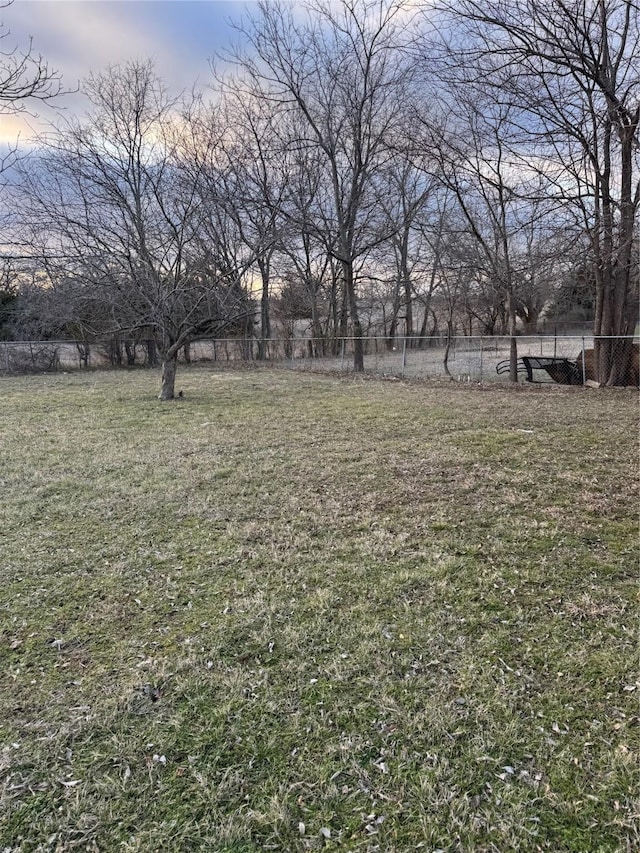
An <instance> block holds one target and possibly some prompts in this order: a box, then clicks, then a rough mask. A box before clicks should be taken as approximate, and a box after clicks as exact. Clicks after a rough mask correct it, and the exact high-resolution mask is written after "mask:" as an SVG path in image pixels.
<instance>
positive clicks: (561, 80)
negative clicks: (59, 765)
mask: <svg viewBox="0 0 640 853" xmlns="http://www.w3.org/2000/svg"><path fill="white" fill-rule="evenodd" d="M638 23H639V11H638V5H637V3H636V2H635V0H509V1H508V2H504V0H482V2H475V0H455V2H453V0H452V2H448V0H441V2H439V3H437V4H435V5H434V4H431V3H428V4H427V3H425V4H424V5H423V6H420V4H416V3H409V2H405V0H393V1H392V2H389V0H339V2H329V1H328V0H311V2H308V3H304V4H295V5H292V4H288V3H284V2H268V3H261V4H259V6H258V7H257V11H256V13H255V15H253V16H247V17H245V18H244V19H243V20H242V21H241V22H240V23H238V24H237V29H238V33H239V35H240V36H241V44H242V46H241V47H240V48H238V49H237V50H235V52H234V53H233V54H232V55H229V56H227V57H226V62H225V63H224V66H223V67H224V71H223V72H221V73H219V74H216V75H215V83H214V84H213V85H212V86H211V87H210V89H209V90H207V91H206V92H201V93H191V94H190V95H189V96H188V97H184V96H181V97H180V98H177V97H175V96H172V95H171V94H170V93H169V90H168V89H167V88H166V85H165V83H164V82H163V81H162V80H161V79H160V78H159V76H158V74H157V73H156V71H155V69H154V66H153V64H152V63H151V62H150V61H146V62H145V61H131V62H128V63H125V64H122V65H118V66H114V67H110V68H108V69H107V70H105V71H103V72H100V73H97V74H93V75H90V76H89V78H88V79H87V80H85V81H84V83H83V86H82V90H83V92H84V94H85V96H86V98H87V103H88V108H87V110H86V112H85V114H83V115H82V116H71V117H69V118H63V119H61V120H60V121H59V122H58V123H57V124H56V126H55V127H52V128H51V130H50V131H49V132H47V133H46V134H43V135H42V136H41V137H40V138H39V140H38V141H37V145H36V146H35V147H34V149H33V150H32V151H31V152H30V154H29V155H28V156H25V157H17V156H14V157H13V160H12V162H11V164H10V165H9V164H8V163H7V162H5V163H4V167H5V168H4V175H5V177H6V178H8V177H9V175H10V180H5V186H4V190H3V191H4V195H5V199H6V201H7V203H6V210H7V211H8V212H7V213H5V217H4V220H3V229H4V232H5V234H4V238H3V244H4V247H5V251H4V252H3V254H4V266H3V272H2V275H3V279H2V283H1V284H0V333H1V334H4V335H5V337H6V336H13V337H18V338H19V337H21V336H22V337H31V338H33V337H36V336H47V335H48V336H55V335H60V336H71V337H74V338H77V339H79V340H87V341H90V340H92V339H96V338H101V337H105V336H108V335H110V334H114V335H120V336H123V337H126V338H127V339H128V340H134V341H135V340H140V341H145V342H147V345H148V346H150V347H153V350H154V353H155V352H157V354H158V357H159V359H160V360H161V362H162V368H163V369H162V387H161V392H160V396H161V398H162V399H170V398H172V397H173V395H174V383H175V373H176V365H177V356H178V352H179V351H180V350H181V349H183V348H184V347H185V346H186V347H188V346H189V344H190V343H191V342H193V341H195V340H197V339H199V338H200V339H201V338H215V337H225V336H226V337H229V336H235V335H237V336H241V337H245V338H247V339H254V340H256V341H257V352H258V358H264V357H266V351H267V344H268V341H269V340H270V338H271V337H272V334H273V323H274V316H277V318H278V320H279V322H280V323H284V324H289V325H290V326H292V325H293V324H294V323H295V322H296V321H301V320H304V321H305V322H306V323H307V324H308V328H309V331H310V337H311V339H312V345H313V346H314V347H316V348H320V349H323V350H324V351H330V350H331V347H332V346H335V345H336V342H337V341H338V340H339V338H341V337H344V336H346V335H350V336H353V337H354V339H355V345H354V355H353V358H354V362H353V367H354V370H355V371H362V370H364V346H363V339H364V336H365V335H366V333H367V328H368V320H367V318H369V320H370V318H371V315H372V314H375V315H376V322H377V323H378V324H380V323H382V326H383V328H384V333H385V335H386V336H387V338H388V340H389V345H390V346H391V345H393V340H394V338H395V337H396V335H398V334H402V335H403V336H406V337H407V338H408V339H410V340H411V339H414V338H415V339H418V338H419V337H421V336H424V335H425V334H429V333H430V332H433V331H434V328H437V329H438V331H444V332H445V333H446V334H448V335H452V334H454V333H456V332H459V331H468V332H469V333H471V332H473V331H476V332H479V333H484V334H492V333H501V334H507V335H509V337H510V340H511V376H512V379H513V380H514V381H517V337H516V334H517V330H518V329H519V328H524V329H525V330H527V331H530V330H535V329H536V327H537V322H538V318H539V316H540V313H541V311H542V310H543V308H544V307H545V306H547V307H548V306H550V305H555V310H556V312H557V315H560V316H562V314H563V312H564V313H566V312H567V311H568V310H569V309H570V308H571V306H572V305H573V306H574V307H575V306H578V307H579V308H581V309H582V310H583V311H584V312H585V315H590V318H591V319H592V320H593V331H594V334H595V335H596V336H597V337H596V362H597V375H598V378H599V380H600V381H601V382H603V383H604V384H618V383H619V382H621V380H622V377H623V376H624V374H625V371H626V370H627V367H628V364H627V361H628V360H629V359H630V358H631V342H630V341H629V342H624V341H620V340H613V339H611V340H610V338H613V337H619V336H632V335H633V334H634V332H635V328H636V325H637V322H638V283H639V277H640V269H639V261H640V240H639V235H638V224H637V211H638V205H639V204H640V180H639V174H640V170H639V166H640V138H639V132H638V122H639V119H640V75H639V74H638V69H639V68H640V44H639V26H638ZM14 66H15V63H14ZM14 66H12V65H11V63H10V62H7V58H6V56H5V60H4V65H2V68H1V69H0V108H2V109H5V110H10V109H19V108H20V107H21V106H23V105H24V103H26V100H27V99H28V97H33V96H38V94H40V95H41V96H42V97H49V96H51V95H53V94H57V95H58V96H60V91H59V90H60V83H59V78H58V77H56V76H55V72H51V71H50V70H49V69H48V67H47V66H43V64H42V62H40V64H38V63H37V62H36V63H35V65H34V67H33V68H31V69H29V68H28V67H23V68H22V69H21V70H20V75H18V78H17V80H16V68H15V67H14ZM29 71H31V76H29ZM25 75H26V76H25ZM20 84H22V86H23V87H24V88H23V91H22V92H21V91H20ZM29 86H30V87H31V88H29ZM47 87H48V88H47ZM15 153H16V152H14V154H15ZM18 153H19V152H18Z"/></svg>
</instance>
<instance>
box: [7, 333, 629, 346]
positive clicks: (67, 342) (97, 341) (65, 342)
mask: <svg viewBox="0 0 640 853" xmlns="http://www.w3.org/2000/svg"><path fill="white" fill-rule="evenodd" d="M511 337H512V336H511V335H453V336H452V337H450V338H448V337H447V335H394V336H393V337H390V336H389V335H339V336H338V337H330V338H318V337H312V336H305V335H302V336H295V337H294V336H292V337H279V338H278V337H271V338H265V339H264V340H263V339H261V338H256V337H251V338H196V339H194V340H192V341H190V342H189V343H191V344H197V343H234V344H243V345H246V344H250V343H256V344H258V343H265V344H280V343H293V342H298V343H308V342H310V341H311V342H314V341H318V342H321V343H325V344H326V343H332V342H336V341H384V342H385V343H392V342H394V341H403V340H406V341H446V340H450V341H483V342H490V341H509V340H511ZM515 338H516V340H517V341H528V340H535V341H545V340H549V341H554V340H565V341H567V340H575V341H584V340H590V341H591V340H593V341H631V342H636V343H638V342H640V336H638V335H594V334H589V333H585V334H584V335H563V334H554V335H541V334H536V333H534V334H531V335H516V336H515ZM110 340H111V339H110V338H108V337H105V338H93V339H91V340H82V339H76V338H67V339H61V340H29V341H4V340H0V345H4V346H76V345H80V346H87V345H97V346H100V345H103V344H107V343H109V342H110ZM120 340H121V342H123V343H124V342H125V341H128V340H133V341H134V342H135V343H137V344H144V343H146V341H147V339H138V338H128V337H127V336H126V335H123V336H122V338H121V339H120Z"/></svg>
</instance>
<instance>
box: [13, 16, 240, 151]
mask: <svg viewBox="0 0 640 853" xmlns="http://www.w3.org/2000/svg"><path fill="white" fill-rule="evenodd" d="M244 5H245V4H244V3H231V2H190V0H182V2H136V1H135V0H121V2H116V0H110V2H105V0H44V2H43V0H32V2H27V0H15V2H14V3H13V4H12V5H11V6H9V7H8V8H6V9H4V10H3V22H2V23H3V31H4V32H6V31H7V30H9V31H10V34H9V35H8V36H7V38H6V39H5V40H4V42H3V48H4V49H7V48H9V49H10V48H12V47H14V46H16V45H17V46H19V49H21V50H23V51H24V50H26V49H28V47H29V39H30V37H31V36H33V52H34V54H36V55H38V54H42V56H43V57H44V58H45V60H46V61H47V63H48V64H49V65H50V67H51V68H55V69H57V70H58V71H60V73H61V74H62V75H63V80H64V84H65V85H66V86H67V87H68V88H69V89H74V88H76V87H77V86H78V84H79V83H80V82H81V81H82V80H83V79H84V78H86V77H87V76H88V74H89V73H91V72H94V73H95V72H99V71H101V70H103V69H104V68H106V67H107V66H108V65H116V64H118V63H121V62H124V61H126V60H130V59H146V58H151V59H153V60H154V62H155V65H156V70H157V71H158V73H159V75H160V76H161V77H162V78H163V79H164V80H165V82H166V84H167V85H168V87H169V88H170V90H171V91H173V92H174V93H176V94H177V93H178V92H179V91H181V90H183V89H189V88H190V87H191V86H192V85H193V84H194V83H195V81H196V79H199V83H200V84H201V85H203V84H205V83H207V82H209V78H210V70H209V62H208V60H209V58H210V57H211V56H212V54H213V53H214V52H215V50H216V49H219V48H220V47H221V46H222V45H223V44H224V43H227V42H228V41H229V40H230V39H231V38H232V37H233V31H232V30H231V29H230V28H229V26H228V25H227V23H226V18H228V17H236V16H239V14H241V12H242V9H243V7H244ZM58 103H59V105H60V106H61V107H64V108H66V111H67V113H74V112H76V111H81V110H82V108H83V99H82V97H81V96H80V95H68V96H67V97H65V98H62V99H59V101H58ZM30 109H31V110H32V111H35V112H37V113H38V117H37V118H33V117H31V118H30V117H28V116H25V115H17V116H11V117H6V116H5V117H2V119H1V123H0V142H2V141H15V139H16V136H17V134H18V133H20V136H21V138H22V140H23V141H26V140H28V139H29V137H31V136H32V135H33V132H34V130H36V131H37V130H41V129H42V128H43V126H44V125H45V124H46V121H47V120H50V119H51V118H53V117H54V116H55V112H54V111H53V110H51V109H50V108H48V107H47V106H45V105H42V104H32V105H30Z"/></svg>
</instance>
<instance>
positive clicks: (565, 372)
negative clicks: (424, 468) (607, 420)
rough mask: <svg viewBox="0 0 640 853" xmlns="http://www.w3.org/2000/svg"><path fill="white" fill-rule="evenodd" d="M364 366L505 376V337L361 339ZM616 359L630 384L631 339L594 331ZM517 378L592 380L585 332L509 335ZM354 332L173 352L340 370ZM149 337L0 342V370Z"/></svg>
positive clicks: (391, 373) (349, 366)
mask: <svg viewBox="0 0 640 853" xmlns="http://www.w3.org/2000/svg"><path fill="white" fill-rule="evenodd" d="M361 340H362V345H363V350H364V366H365V372H366V373H369V374H373V375H379V376H387V377H397V378H421V379H442V378H448V379H452V380H455V381H459V382H476V383H478V382H482V383H500V382H501V383H504V382H509V379H510V374H509V361H508V360H509V352H510V338H508V337H455V338H450V339H447V338H445V337H429V338H418V337H413V338H401V337H399V338H395V339H393V340H392V341H390V340H389V339H387V338H381V337H367V338H363V339H361ZM598 340H599V341H601V342H602V345H603V346H604V345H606V346H608V347H609V348H610V351H611V355H612V358H613V359H614V360H615V359H616V358H618V359H620V364H619V365H618V367H619V369H618V371H617V382H616V384H620V385H628V386H636V387H637V386H638V339H631V338H600V339H598ZM516 343H517V352H518V378H519V380H520V381H530V382H536V383H540V384H549V385H553V384H557V383H558V382H559V383H560V384H573V385H582V384H584V383H585V382H587V383H589V382H593V381H594V379H595V375H596V371H595V367H594V345H595V340H594V338H593V336H577V335H574V336H571V335H563V336H560V335H553V336H550V335H549V336H547V335H536V336H530V337H525V336H519V337H517V338H516ZM354 345H355V339H354V338H350V337H345V338H334V339H330V340H326V339H313V338H281V339H271V340H268V341H258V340H255V339H240V338H229V339H220V340H201V341H195V342H193V343H191V344H190V345H189V346H188V347H186V348H184V349H183V350H181V351H180V355H179V359H180V361H181V362H189V363H216V364H219V365H228V366H232V365H235V366H240V365H245V366H246V365H248V364H252V365H260V364H270V365H277V366H279V367H283V368H289V369H292V370H307V371H323V372H327V371H329V372H336V373H348V372H351V371H352V370H353V353H354ZM156 364H157V355H156V352H155V347H154V346H153V344H152V342H150V341H142V342H140V341H131V340H122V341H114V340H109V341H96V342H91V343H87V342H75V341H37V342H14V341H3V342H0V374H4V375H11V374H14V375H15V374H24V373H42V372H54V371H61V370H62V371H70V370H79V369H87V368H94V369H98V368H106V367H130V368H133V367H139V366H151V367H153V366H156Z"/></svg>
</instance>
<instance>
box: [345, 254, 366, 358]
mask: <svg viewBox="0 0 640 853" xmlns="http://www.w3.org/2000/svg"><path fill="white" fill-rule="evenodd" d="M343 269H344V284H345V289H346V292H347V301H348V304H349V315H350V317H351V330H352V333H353V369H354V371H355V372H356V373H364V342H363V340H362V326H361V324H360V316H359V314H358V300H357V298H356V292H355V284H354V281H353V261H343Z"/></svg>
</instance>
